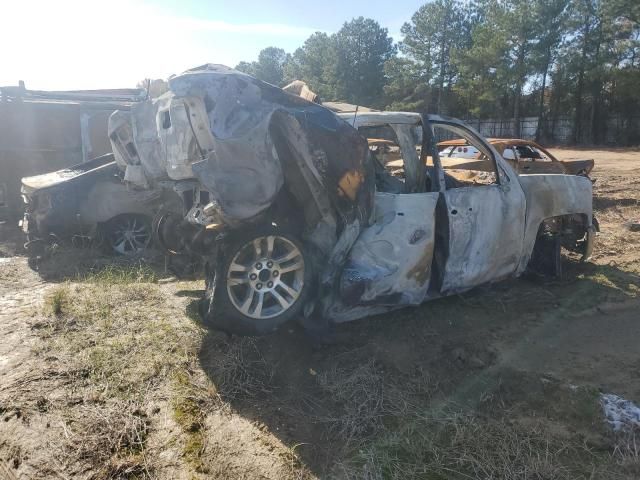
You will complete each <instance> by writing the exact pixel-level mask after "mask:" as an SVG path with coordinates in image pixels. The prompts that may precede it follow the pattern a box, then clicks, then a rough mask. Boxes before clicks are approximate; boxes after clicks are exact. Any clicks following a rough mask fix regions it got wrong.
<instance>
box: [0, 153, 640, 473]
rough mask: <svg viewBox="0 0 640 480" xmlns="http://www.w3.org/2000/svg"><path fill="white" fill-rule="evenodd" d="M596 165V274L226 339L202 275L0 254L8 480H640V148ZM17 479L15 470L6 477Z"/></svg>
mask: <svg viewBox="0 0 640 480" xmlns="http://www.w3.org/2000/svg"><path fill="white" fill-rule="evenodd" d="M554 153H556V154H558V156H559V157H561V158H579V157H582V158H589V157H594V158H596V168H595V170H594V172H593V177H594V179H595V180H596V183H595V185H594V191H595V200H594V204H595V210H596V216H597V218H598V219H599V221H600V226H601V230H602V232H601V234H600V237H599V239H598V240H599V241H598V244H597V247H596V252H595V256H594V261H593V262H592V263H591V264H579V263H577V262H575V261H573V260H567V268H566V274H565V277H564V278H562V279H560V280H556V281H553V282H541V281H539V280H532V279H526V278H523V279H520V280H518V281H514V282H509V283H508V284H499V285H494V286H492V287H487V288H481V289H477V290H475V291H473V292H469V293H467V294H464V295H460V296H456V297H451V298H446V299H442V300H438V301H435V302H430V303H427V304H425V305H423V306H421V307H419V308H415V309H407V310H403V311H399V312H396V313H393V314H389V315H381V316H377V317H373V318H369V319H365V320H363V321H359V322H354V323H351V324H347V325H344V326H341V327H340V328H339V335H340V337H341V339H342V341H341V342H339V343H338V344H337V345H334V346H331V347H325V348H323V349H320V350H313V349H312V348H311V346H310V344H309V342H308V341H307V340H306V338H305V336H304V334H303V333H302V332H301V331H300V330H299V329H298V328H297V327H296V326H291V327H290V328H286V329H284V330H282V331H281V332H279V333H277V334H275V335H271V336H268V337H264V338H258V339H253V338H235V337H234V338H228V337H226V336H225V335H223V334H220V333H216V332H208V331H206V330H205V329H203V328H202V327H201V326H200V324H199V321H198V317H197V315H196V303H197V299H198V298H199V296H200V295H201V293H202V291H201V289H202V280H201V279H198V278H194V279H192V280H177V279H175V278H169V279H168V278H166V277H168V276H169V275H168V274H166V273H165V272H164V270H163V268H162V262H161V261H158V260H157V259H153V258H147V259H139V260H138V261H136V262H124V261H121V260H117V261H115V262H114V260H113V259H112V258H111V259H109V258H106V257H102V256H100V255H96V253H95V252H90V251H84V250H65V249H61V250H60V251H56V252H53V253H52V255H51V256H50V257H48V258H44V259H42V260H41V261H40V262H38V263H36V264H32V265H31V267H30V266H29V265H28V264H27V260H26V258H22V257H16V256H14V255H15V253H16V250H15V249H13V248H14V247H12V246H11V245H16V244H17V243H16V240H15V239H13V240H11V239H7V238H6V237H3V242H4V243H2V242H0V252H6V256H5V258H0V302H1V303H0V306H1V307H2V308H1V309H0V335H1V338H2V342H0V385H1V388H0V460H1V463H0V476H2V475H3V474H5V473H4V472H5V471H6V472H10V473H7V474H5V475H9V474H10V475H12V476H14V477H17V478H34V477H44V478H68V477H74V478H233V479H235V478H247V479H252V478H256V479H257V478H274V479H276V478H277V479H280V478H370V479H378V478H398V479H401V478H402V479H405V478H461V479H462V478H514V479H515V478H522V479H526V478H558V479H564V478H566V479H569V478H571V479H574V478H585V479H586V478H627V479H632V478H638V477H640V452H639V451H638V448H637V445H638V444H640V441H639V435H638V432H627V433H626V434H624V435H614V434H612V433H611V432H610V431H609V429H608V428H607V427H606V425H605V423H604V419H603V417H602V414H601V411H600V406H599V404H598V397H599V394H600V392H607V393H615V394H618V395H622V396H623V397H625V398H628V399H629V400H633V401H635V402H640V378H639V377H638V375H637V372H638V369H639V368H640V351H639V350H638V348H637V338H639V337H640V321H638V315H637V311H638V307H640V305H639V304H638V298H639V293H640V248H639V247H640V233H637V232H631V231H630V230H629V228H628V223H629V222H631V221H633V220H634V219H638V218H640V196H639V195H640V193H639V192H640V188H638V187H639V186H640V152H638V151H633V150H632V151H618V150H611V151H584V150H580V151H576V150H559V149H554ZM3 468H4V471H3V470H2V469H3Z"/></svg>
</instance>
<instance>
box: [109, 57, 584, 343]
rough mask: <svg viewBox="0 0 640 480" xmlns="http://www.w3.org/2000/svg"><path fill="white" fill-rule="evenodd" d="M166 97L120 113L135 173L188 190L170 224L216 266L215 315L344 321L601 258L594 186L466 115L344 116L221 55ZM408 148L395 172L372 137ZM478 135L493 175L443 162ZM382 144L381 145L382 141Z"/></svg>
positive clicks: (227, 324)
mask: <svg viewBox="0 0 640 480" xmlns="http://www.w3.org/2000/svg"><path fill="white" fill-rule="evenodd" d="M169 87H170V90H169V92H167V93H166V94H164V95H163V96H161V97H159V98H158V99H156V100H153V101H149V102H145V103H141V104H138V105H134V106H133V107H132V109H131V112H115V113H114V114H113V115H112V117H111V119H110V127H109V128H110V138H111V141H112V146H113V150H114V153H115V157H116V161H117V162H118V164H119V165H120V166H121V167H122V168H123V169H124V171H125V173H124V180H125V181H126V182H130V183H132V184H134V185H136V186H137V187H139V188H146V189H152V190H154V189H164V190H169V191H171V192H173V194H175V195H176V196H177V197H178V198H179V199H180V200H181V204H182V211H181V212H177V211H175V210H174V211H167V212H165V213H164V214H161V215H160V218H159V219H158V221H157V222H156V225H157V236H158V238H159V240H160V241H161V243H162V244H163V245H164V246H165V247H166V248H167V250H169V251H174V252H176V251H183V250H187V251H189V252H191V253H197V254H199V255H200V256H201V257H202V259H203V262H205V264H206V272H207V277H206V295H205V298H204V299H203V301H202V314H203V317H204V321H205V323H206V324H207V325H209V326H210V327H213V328H216V329H221V330H224V331H227V332H231V333H238V334H264V333H268V332H271V331H274V330H275V329H277V328H278V327H279V326H280V325H282V324H283V323H284V322H286V321H288V320H290V319H293V318H299V319H302V318H304V319H305V324H306V325H308V326H313V325H325V323H326V322H332V323H337V322H344V321H349V320H354V319H357V318H361V317H364V316H367V315H371V314H377V313H382V312H386V311H389V310H392V309H397V308H400V307H404V306H408V305H419V304H421V303H422V302H424V301H427V300H430V299H434V298H437V297H441V296H444V295H451V294H454V293H458V292H463V291H465V290H468V289H470V288H473V287H475V286H477V285H480V284H484V283H488V282H495V281H498V280H501V279H505V278H508V277H516V276H518V275H520V274H522V273H523V272H524V271H525V270H526V269H527V268H528V267H533V268H536V269H540V270H548V271H551V272H556V273H557V270H558V268H559V265H560V262H559V258H560V249H561V247H564V248H567V249H569V250H571V251H574V252H578V253H579V254H581V255H582V258H583V259H585V260H586V259H588V258H589V256H590V254H591V251H592V247H593V240H594V228H593V226H592V190H591V182H590V181H589V180H588V179H587V178H584V177H579V176H574V175H561V174H544V175H520V176H518V175H517V173H516V172H515V171H514V170H513V169H512V168H511V166H510V165H509V164H508V163H507V162H506V161H505V160H504V159H503V158H502V157H501V156H500V154H498V152H497V151H496V150H495V148H493V147H492V146H491V145H490V144H489V143H488V142H487V141H486V140H485V139H483V138H482V137H481V136H480V135H479V134H478V133H477V132H475V131H474V130H472V129H471V128H469V127H467V126H466V125H464V124H463V123H462V122H460V121H458V120H455V119H451V118H444V117H438V116H431V115H419V114H414V113H394V112H366V113H362V114H357V112H356V113H353V114H351V113H350V114H346V115H336V114H334V113H333V112H331V111H330V110H328V109H326V108H325V107H323V106H322V105H319V104H315V103H312V102H309V101H307V100H305V99H303V98H300V97H299V96H295V95H292V94H289V93H287V92H284V91H283V90H281V89H279V88H276V87H274V86H272V85H269V84H266V83H264V82H261V81H259V80H257V79H255V78H252V77H250V76H248V75H245V74H242V73H240V72H237V71H234V70H231V69H228V68H226V67H223V66H219V65H204V66H202V67H199V68H195V69H192V70H189V71H187V72H185V73H184V74H182V75H179V76H176V77H174V78H172V79H171V80H170V82H169ZM371 138H376V139H384V140H385V142H387V143H389V142H390V143H392V144H393V145H395V146H397V147H398V148H399V151H400V154H401V158H402V162H403V168H402V169H401V172H398V171H397V170H396V171H395V172H393V174H392V173H391V172H389V171H388V170H387V169H386V168H385V166H384V165H383V163H382V162H380V161H379V159H378V158H377V156H376V152H375V151H373V150H372V149H370V147H369V145H368V142H367V139H371ZM447 138H464V139H465V140H467V141H468V142H469V144H470V145H473V146H474V147H475V148H477V149H478V151H480V152H482V155H483V158H486V160H487V161H488V162H490V164H491V166H492V168H491V169H490V170H489V171H486V170H483V171H474V170H470V169H465V168H464V167H463V166H461V167H460V168H459V169H455V170H446V171H445V170H444V169H443V168H442V165H441V162H440V158H439V152H438V148H437V143H438V142H439V141H442V140H445V139H447ZM374 143H375V142H374Z"/></svg>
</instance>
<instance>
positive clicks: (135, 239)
mask: <svg viewBox="0 0 640 480" xmlns="http://www.w3.org/2000/svg"><path fill="white" fill-rule="evenodd" d="M150 241H151V228H150V226H149V224H148V222H145V221H144V220H143V219H142V218H140V217H137V216H122V217H120V218H118V219H117V220H116V222H115V224H114V225H113V226H112V228H111V247H112V248H113V250H115V252H116V253H119V254H120V255H131V254H134V253H138V252H141V251H142V250H144V249H145V248H147V247H148V246H149V242H150Z"/></svg>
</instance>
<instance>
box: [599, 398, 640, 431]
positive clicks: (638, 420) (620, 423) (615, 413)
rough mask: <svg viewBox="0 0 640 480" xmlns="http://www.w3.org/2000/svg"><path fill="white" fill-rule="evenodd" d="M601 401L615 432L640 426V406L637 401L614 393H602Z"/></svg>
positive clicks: (608, 421)
mask: <svg viewBox="0 0 640 480" xmlns="http://www.w3.org/2000/svg"><path fill="white" fill-rule="evenodd" d="M600 403H601V404H602V410H603V411H604V416H605V418H606V420H607V423H608V424H609V425H611V428H613V431H614V432H618V431H621V430H633V429H636V428H640V407H638V406H637V405H636V404H635V403H633V402H631V401H630V400H625V399H624V398H622V397H620V396H618V395H614V394H612V393H606V394H602V395H601V396H600Z"/></svg>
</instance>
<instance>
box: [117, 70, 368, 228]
mask: <svg viewBox="0 0 640 480" xmlns="http://www.w3.org/2000/svg"><path fill="white" fill-rule="evenodd" d="M169 87H170V91H169V92H167V93H166V94H165V95H163V96H162V97H160V98H159V99H157V100H155V101H151V102H146V103H145V104H144V105H137V106H135V108H134V109H133V110H132V119H131V123H132V125H133V128H132V129H131V133H132V135H133V137H134V140H135V142H133V143H134V147H135V150H136V152H137V153H139V159H140V161H139V162H138V163H136V162H135V158H128V156H130V155H129V153H131V152H130V151H131V150H132V148H131V147H126V146H124V147H123V146H119V147H118V146H117V145H114V149H119V150H120V151H121V152H122V151H124V154H122V153H121V155H122V157H123V158H124V159H125V160H126V163H127V165H126V169H127V173H125V180H131V181H134V182H136V180H139V181H138V182H136V183H138V184H139V185H144V184H145V182H144V181H145V180H148V181H151V182H155V181H158V180H162V179H169V178H173V179H186V178H187V177H188V175H189V169H191V172H192V173H193V176H192V178H194V179H197V180H198V181H199V182H200V184H201V185H202V188H203V189H205V190H207V191H208V192H209V193H210V194H211V204H210V205H208V210H209V211H212V212H215V215H214V216H212V217H211V218H214V217H215V218H216V219H217V220H218V221H221V222H222V223H225V224H228V225H230V226H236V225H238V224H239V223H241V222H246V221H251V220H253V219H255V218H256V217H257V216H258V215H259V214H261V213H263V212H265V211H266V209H267V208H268V207H270V206H271V205H272V204H273V202H274V201H275V199H276V197H277V195H278V193H279V192H280V190H281V188H282V186H283V185H284V182H285V179H286V178H285V177H286V176H285V175H284V172H283V169H282V161H281V160H282V159H281V158H280V157H281V156H283V155H287V154H291V152H280V151H278V145H274V142H273V139H272V138H271V130H272V128H273V124H274V122H278V121H283V119H285V118H287V116H288V117H290V118H295V120H296V121H297V122H298V124H299V125H300V128H299V129H298V130H296V131H293V130H292V129H288V128H282V129H280V133H281V135H282V136H285V137H286V136H290V138H289V139H288V141H287V143H289V144H301V143H304V144H305V148H304V150H305V153H306V154H305V155H303V157H304V158H301V159H300V160H301V161H304V162H305V163H306V164H307V167H308V169H307V170H308V171H316V172H317V173H318V175H319V178H320V183H321V185H323V187H324V188H323V189H321V191H320V190H318V189H317V188H315V192H316V193H315V195H316V196H317V195H321V196H324V197H325V198H328V200H329V201H330V202H331V205H332V207H333V208H335V209H337V210H338V212H340V216H341V219H342V220H343V222H344V223H349V222H352V221H354V220H355V219H358V220H359V221H361V223H363V224H366V223H367V222H368V218H369V216H370V213H371V210H372V205H373V190H374V184H373V179H372V178H369V177H373V174H372V173H371V172H370V171H369V170H370V169H368V168H367V162H368V148H367V144H366V141H365V140H364V139H363V138H362V137H360V136H359V135H358V133H357V131H356V130H355V129H354V128H352V127H351V126H349V125H348V124H347V123H345V122H344V121H342V120H340V119H339V118H338V117H336V116H335V115H334V114H333V113H332V112H331V111H329V110H328V109H326V108H324V107H322V106H320V105H317V104H314V103H312V102H308V101H306V100H304V99H302V98H300V97H298V96H295V95H291V94H288V93H286V92H284V91H283V90H281V89H279V88H276V87H274V86H272V85H269V84H267V83H264V82H261V81H259V80H257V79H255V78H252V77H250V76H248V75H245V74H242V73H240V72H237V71H234V70H232V69H229V68H227V67H223V66H220V65H204V66H202V67H198V68H196V69H193V70H189V71H187V72H185V73H184V74H182V75H179V76H177V77H174V78H172V79H171V80H170V82H169ZM167 111H168V115H167V113H166V112H167ZM276 113H281V114H282V115H275V114H276ZM119 120H120V119H119V118H118V116H117V115H114V116H113V117H112V123H111V130H112V131H113V132H115V133H117V131H118V130H119V129H122V130H123V132H124V133H123V135H122V137H125V138H126V137H128V134H127V131H126V129H127V127H126V126H125V125H122V124H121V125H116V124H117V123H118V122H119ZM119 137H120V135H116V136H114V135H113V133H112V135H111V139H112V141H114V142H116V143H118V142H119ZM302 150H303V149H298V152H296V153H300V152H301V151H302ZM129 170H131V174H130V173H129ZM136 170H141V172H139V171H136ZM316 203H317V202H316ZM325 203H326V202H325ZM204 207H207V206H203V208H204ZM308 227H309V228H310V229H313V227H315V225H309V226H308Z"/></svg>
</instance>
